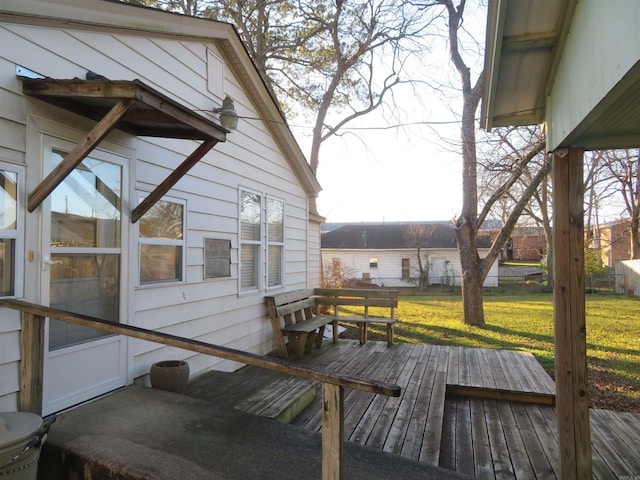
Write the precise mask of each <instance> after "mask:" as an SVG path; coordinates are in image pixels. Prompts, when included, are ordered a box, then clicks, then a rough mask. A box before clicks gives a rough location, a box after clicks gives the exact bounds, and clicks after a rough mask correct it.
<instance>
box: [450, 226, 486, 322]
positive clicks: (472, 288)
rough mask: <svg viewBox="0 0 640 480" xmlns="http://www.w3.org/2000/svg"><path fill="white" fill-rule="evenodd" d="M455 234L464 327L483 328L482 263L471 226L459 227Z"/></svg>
mask: <svg viewBox="0 0 640 480" xmlns="http://www.w3.org/2000/svg"><path fill="white" fill-rule="evenodd" d="M456 232H457V238H458V250H459V251H460V265H461V267H462V271H461V272H460V286H461V287H462V303H463V314H462V323H464V324H465V325H476V326H483V325H484V324H485V322H484V306H483V304H482V284H483V283H484V275H483V271H482V261H481V260H480V256H479V255H478V249H477V247H476V235H475V228H474V227H473V225H471V224H468V223H465V224H463V225H460V226H459V227H458V229H457V230H456Z"/></svg>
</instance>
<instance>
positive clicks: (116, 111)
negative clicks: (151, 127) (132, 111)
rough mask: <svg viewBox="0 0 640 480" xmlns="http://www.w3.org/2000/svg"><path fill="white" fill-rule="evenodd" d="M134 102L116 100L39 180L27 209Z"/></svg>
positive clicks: (132, 100)
mask: <svg viewBox="0 0 640 480" xmlns="http://www.w3.org/2000/svg"><path fill="white" fill-rule="evenodd" d="M134 103H135V100H134V99H123V100H120V101H118V102H117V103H116V104H115V105H114V106H113V108H112V109H111V111H110V112H109V113H108V114H107V115H105V116H104V118H103V119H102V120H100V121H99V122H98V123H97V124H96V125H95V126H94V127H93V128H92V129H91V131H90V132H89V133H87V135H86V136H85V137H84V139H83V140H82V141H81V142H80V143H79V144H78V145H76V146H75V147H74V148H73V150H71V152H69V154H68V155H67V156H66V157H65V158H64V160H63V161H62V162H61V163H60V165H58V166H57V167H56V168H54V169H53V171H51V173H49V175H47V177H46V178H45V179H44V180H43V181H42V182H40V184H39V185H38V186H37V187H36V188H35V189H34V190H33V191H32V192H31V193H30V194H29V200H28V202H27V209H28V210H29V211H30V212H33V211H34V210H35V209H36V208H37V207H38V206H39V205H40V204H41V203H42V202H43V201H44V199H45V198H47V197H48V196H49V194H50V193H51V192H52V191H53V190H55V188H56V187H57V186H58V185H59V184H60V183H61V182H62V181H63V180H64V179H65V178H66V177H67V175H69V174H70V173H71V171H72V170H73V169H74V168H76V167H77V166H78V165H79V164H80V162H82V160H84V158H85V157H86V156H87V155H89V153H91V151H92V150H93V149H94V148H96V146H97V145H98V144H99V143H100V142H101V141H102V139H103V138H104V137H106V136H107V135H108V134H109V132H110V131H111V130H113V128H114V127H115V126H116V124H117V123H118V120H120V119H121V118H122V117H123V116H124V115H125V114H126V113H127V110H129V108H131V107H132V106H133V104H134Z"/></svg>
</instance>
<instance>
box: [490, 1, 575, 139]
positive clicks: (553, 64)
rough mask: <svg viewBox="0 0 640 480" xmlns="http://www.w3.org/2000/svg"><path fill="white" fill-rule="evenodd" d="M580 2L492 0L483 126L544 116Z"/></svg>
mask: <svg viewBox="0 0 640 480" xmlns="http://www.w3.org/2000/svg"><path fill="white" fill-rule="evenodd" d="M576 3H577V0H518V1H513V0H511V1H510V0H491V1H490V2H489V10H488V20H487V38H486V49H485V65H484V72H485V84H484V94H483V100H482V113H481V116H482V126H483V127H484V128H486V129H487V130H490V129H491V128H494V127H504V126H512V125H515V126H522V125H535V124H539V123H541V122H542V121H543V120H544V117H545V102H546V97H547V95H548V92H549V89H550V87H551V80H552V79H553V77H554V75H555V70H556V69H557V66H558V61H559V59H560V54H561V52H562V47H563V44H564V40H565V38H566V35H567V31H568V27H569V22H570V19H571V14H572V12H573V10H574V9H575V5H576Z"/></svg>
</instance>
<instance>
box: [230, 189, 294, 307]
mask: <svg viewBox="0 0 640 480" xmlns="http://www.w3.org/2000/svg"><path fill="white" fill-rule="evenodd" d="M245 193H247V194H251V195H256V196H258V197H259V198H260V235H259V238H260V240H259V241H258V240H243V239H242V195H243V194H245ZM270 201H275V202H280V203H281V204H282V242H272V241H270V239H269V202H270ZM286 212H287V202H286V201H285V200H284V199H283V198H280V197H277V196H275V195H271V194H269V193H267V192H260V191H258V190H255V189H252V188H248V187H244V186H242V185H240V186H239V187H238V295H251V294H255V293H261V292H267V291H271V290H278V289H282V288H284V286H285V283H286V282H285V271H284V267H285V257H286V223H287V220H286V219H287V214H286ZM243 245H257V246H258V248H257V251H258V254H259V258H258V260H257V266H256V276H257V278H256V287H255V288H253V287H252V288H247V289H244V290H243V289H242V247H243ZM271 246H277V247H280V248H281V252H282V253H281V255H280V282H279V284H277V285H269V247H271Z"/></svg>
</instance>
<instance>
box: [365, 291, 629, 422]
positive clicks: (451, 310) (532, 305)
mask: <svg viewBox="0 0 640 480" xmlns="http://www.w3.org/2000/svg"><path fill="white" fill-rule="evenodd" d="M552 302H553V300H552V296H551V294H530V295H522V294H520V295H485V297H484V306H485V321H486V326H485V327H472V326H467V325H463V324H462V323H461V321H460V318H461V316H462V300H461V298H460V296H459V295H455V296H454V295H449V296H445V295H443V296H415V297H401V298H400V303H399V305H398V309H397V310H396V318H397V319H398V323H397V324H396V330H395V333H396V339H397V341H399V342H416V343H431V344H437V345H459V346H467V347H483V348H498V349H507V350H522V351H527V352H531V353H532V354H533V355H535V357H536V358H537V359H538V361H539V362H540V363H541V364H542V365H543V367H544V368H545V369H547V371H549V373H551V374H552V375H553V368H554V337H553V303H552ZM586 309H587V355H588V366H589V375H590V382H591V392H590V393H591V397H592V400H593V401H592V404H593V405H594V406H598V407H602V408H612V409H619V410H631V411H637V412H638V413H640V315H639V314H640V299H637V298H629V297H623V296H617V295H587V299H586ZM380 314H381V316H382V315H383V313H382V312H380ZM370 315H372V316H374V315H376V311H375V309H371V310H370ZM371 332H372V333H374V332H375V333H374V336H372V338H375V339H378V338H379V339H383V338H384V336H383V330H382V328H377V327H372V328H371ZM378 335H380V336H379V337H378Z"/></svg>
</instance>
